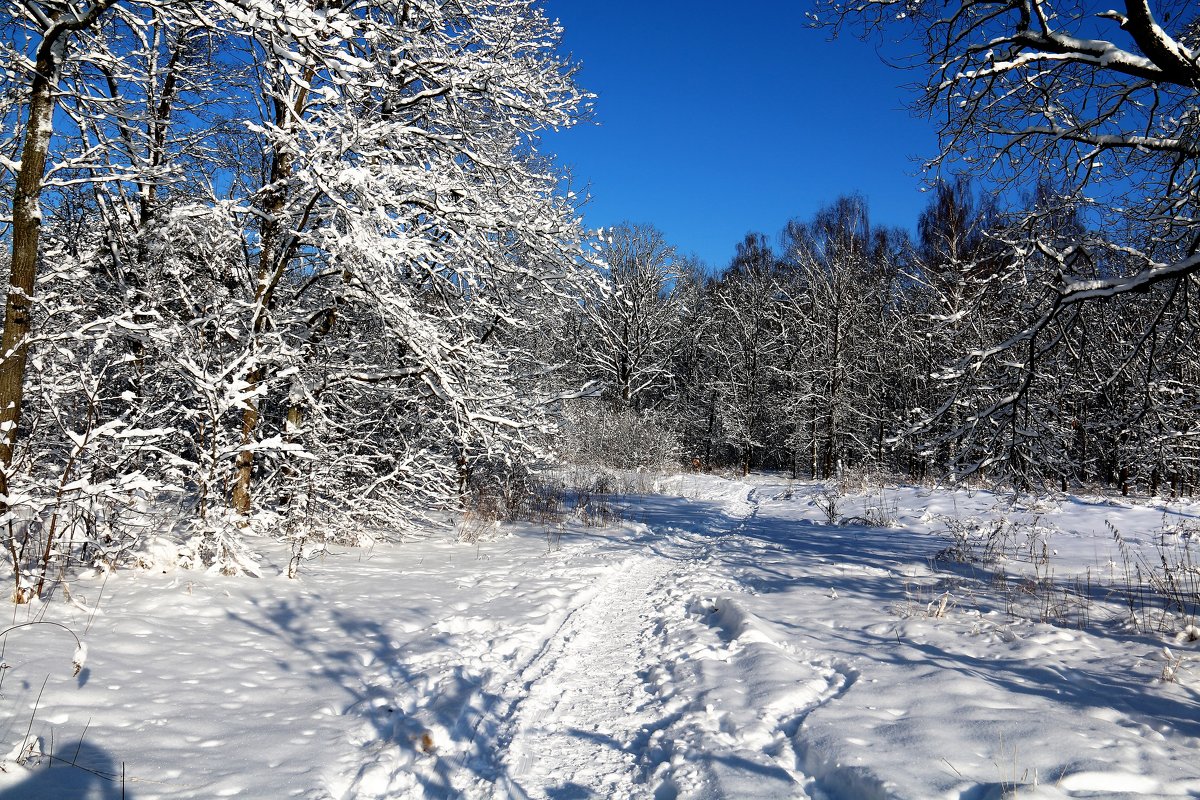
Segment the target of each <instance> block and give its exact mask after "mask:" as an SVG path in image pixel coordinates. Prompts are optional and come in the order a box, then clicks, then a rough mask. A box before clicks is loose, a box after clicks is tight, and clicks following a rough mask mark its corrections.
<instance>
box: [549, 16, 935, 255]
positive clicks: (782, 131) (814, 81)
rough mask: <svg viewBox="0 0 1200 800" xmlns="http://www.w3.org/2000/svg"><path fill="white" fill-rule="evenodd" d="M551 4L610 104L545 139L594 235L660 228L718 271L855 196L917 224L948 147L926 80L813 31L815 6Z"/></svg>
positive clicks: (894, 218)
mask: <svg viewBox="0 0 1200 800" xmlns="http://www.w3.org/2000/svg"><path fill="white" fill-rule="evenodd" d="M544 7H545V9H546V13H547V14H548V15H549V16H551V17H557V18H558V19H560V20H561V21H562V23H563V26H564V28H565V36H564V44H565V49H566V50H567V51H568V52H571V53H573V54H574V56H575V58H576V60H578V61H582V63H583V70H582V73H581V74H580V76H579V82H580V84H581V85H582V86H583V87H584V88H585V89H587V90H589V91H591V92H594V93H595V94H597V95H598V97H597V98H596V101H595V104H596V121H595V123H591V124H585V125H582V126H579V127H576V128H573V129H571V130H568V131H566V132H563V133H560V134H555V135H552V136H549V137H547V138H546V139H545V140H544V142H543V149H545V150H548V151H550V152H555V153H557V154H558V155H559V157H560V158H559V160H560V162H561V163H562V164H564V165H566V166H569V167H571V169H572V171H573V173H574V175H575V180H576V183H577V184H585V183H586V184H589V185H590V191H591V194H592V197H593V199H592V201H591V203H590V204H589V205H588V206H587V207H586V209H585V219H586V222H587V224H588V225H589V226H590V227H593V228H594V227H601V226H609V225H612V224H615V223H617V222H620V221H622V220H629V221H632V222H644V223H651V224H653V225H655V226H657V227H658V228H659V229H660V230H662V231H663V232H664V233H665V234H666V236H667V239H668V241H670V242H671V243H672V244H674V245H676V246H677V247H678V248H679V249H680V250H681V251H682V252H684V253H695V254H696V255H698V256H699V257H700V258H701V259H703V260H704V261H705V262H707V263H708V264H709V266H710V267H712V268H714V269H720V268H722V267H724V266H726V265H727V264H728V262H729V260H730V259H731V258H732V256H733V253H734V247H735V245H736V244H737V243H738V242H739V241H741V239H742V238H743V237H744V236H745V234H746V233H747V232H748V231H751V230H755V231H761V232H764V233H766V234H768V235H769V236H771V237H772V239H773V237H774V236H775V234H776V233H778V232H779V231H780V230H781V229H782V228H783V226H784V224H785V223H786V222H787V220H789V219H791V218H794V217H800V218H807V217H809V216H811V215H812V214H813V212H815V211H816V210H817V209H818V208H820V207H821V206H822V205H824V204H826V203H828V202H830V201H832V200H833V199H835V198H836V197H837V196H838V195H840V194H847V193H850V192H855V191H857V192H860V193H862V194H863V195H865V196H866V197H867V199H868V201H869V203H870V207H871V212H872V218H873V219H874V220H875V221H876V222H877V223H881V224H887V225H898V226H902V227H905V228H909V229H912V228H914V227H915V224H916V219H917V215H918V214H919V212H920V209H921V208H922V207H923V206H924V204H925V198H926V197H927V195H924V194H922V193H921V192H920V191H919V190H920V188H921V186H922V180H921V178H920V175H919V172H920V163H919V160H920V159H921V158H928V157H929V156H931V155H933V154H934V152H935V150H936V147H937V141H936V137H935V135H934V129H933V126H932V125H931V123H929V122H928V121H926V120H922V119H917V118H914V117H913V116H912V114H911V113H910V112H909V111H908V110H906V108H905V104H906V103H908V102H909V101H910V100H911V99H912V97H913V95H912V93H911V92H910V91H909V90H907V89H904V88H901V85H902V84H905V83H910V82H912V81H914V80H917V79H918V78H920V77H921V76H920V75H919V74H918V73H915V72H912V71H906V70H898V69H894V68H891V67H888V66H886V65H885V64H883V63H881V61H880V59H879V56H878V55H877V53H876V49H875V46H874V45H870V44H864V43H863V42H860V41H859V40H857V39H855V38H853V37H851V36H849V35H844V36H843V37H842V38H840V39H838V40H836V41H829V40H828V32H827V31H822V30H812V29H810V28H809V27H808V26H807V20H806V19H805V16H804V12H805V10H806V9H808V8H810V7H811V6H810V5H809V4H808V3H806V2H803V0H791V1H789V0H747V2H744V3H741V4H731V3H727V2H717V1H716V0H691V1H689V2H685V1H684V0H546V2H545V4H544ZM914 159H916V160H914Z"/></svg>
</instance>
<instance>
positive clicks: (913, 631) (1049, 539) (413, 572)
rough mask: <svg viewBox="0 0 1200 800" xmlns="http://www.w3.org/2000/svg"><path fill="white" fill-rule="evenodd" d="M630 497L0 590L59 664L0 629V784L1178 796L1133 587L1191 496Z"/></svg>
mask: <svg viewBox="0 0 1200 800" xmlns="http://www.w3.org/2000/svg"><path fill="white" fill-rule="evenodd" d="M659 488H660V490H661V491H660V493H658V494H650V495H645V496H631V495H627V496H623V497H621V498H618V499H616V500H615V501H614V503H615V504H616V505H619V506H620V507H621V508H622V509H623V511H622V515H623V517H624V521H623V522H620V523H619V524H615V525H613V526H610V527H608V528H604V529H598V528H592V527H585V526H583V525H582V524H572V525H570V526H568V527H567V528H565V530H561V531H560V530H559V529H557V528H554V529H550V530H547V529H545V528H542V527H539V526H537V525H528V524H526V525H516V526H512V527H511V528H506V529H503V530H502V531H500V532H499V533H498V534H497V535H496V536H494V537H490V538H488V539H486V540H484V541H481V542H479V543H477V544H465V543H462V542H459V541H455V540H454V538H453V537H452V536H450V535H448V534H437V535H435V536H432V537H430V538H428V539H426V540H423V541H411V542H407V543H403V544H399V545H383V544H378V545H376V546H374V547H372V548H368V549H363V550H351V549H345V548H343V549H341V550H340V551H338V552H334V553H330V554H328V555H326V556H324V557H323V558H320V559H317V560H313V561H310V562H308V563H306V564H305V565H304V566H303V567H302V569H301V574H300V577H299V579H298V580H291V579H288V578H287V577H285V576H284V575H283V572H284V571H285V569H286V561H287V554H286V553H284V552H281V551H279V550H278V549H276V548H278V545H275V544H271V543H268V542H264V543H262V545H261V546H262V547H263V552H262V555H263V559H264V563H265V564H266V565H267V568H266V569H265V571H264V574H265V575H266V577H263V578H260V579H256V578H230V577H222V576H219V575H209V574H204V573H197V572H190V571H183V570H179V569H175V568H173V567H172V566H171V565H170V564H169V563H164V564H162V565H161V567H160V568H159V569H157V570H155V571H153V572H135V571H121V572H118V573H115V574H112V575H110V576H108V577H107V578H105V577H103V576H96V577H87V578H83V579H80V580H78V581H77V582H75V583H74V585H73V588H72V593H71V594H72V596H71V597H70V598H67V597H64V596H63V595H62V594H61V593H59V594H56V595H55V597H54V598H53V600H52V601H51V602H49V603H48V604H44V605H34V606H31V607H22V608H17V609H16V610H15V613H14V617H13V620H12V621H13V622H15V623H21V622H25V621H28V620H31V619H45V620H52V621H58V622H61V623H63V624H64V625H66V626H68V627H69V628H70V629H71V630H72V631H74V632H75V633H77V634H78V635H79V636H81V637H82V639H83V640H84V642H85V643H86V644H87V647H88V656H87V661H86V665H85V667H84V668H83V669H82V671H81V672H80V673H79V674H78V675H77V676H72V675H71V672H72V667H71V658H72V653H73V651H74V649H75V643H74V641H73V640H72V638H71V636H70V634H69V633H68V632H67V631H64V630H62V629H61V628H58V627H54V626H48V625H39V626H32V627H26V628H21V629H19V630H16V631H14V632H12V633H10V634H9V635H8V636H7V637H6V640H5V644H4V648H5V649H4V654H3V657H4V662H5V666H6V667H7V668H6V669H4V670H3V683H2V684H0V703H2V705H0V708H2V710H3V714H2V718H3V723H2V726H0V735H2V737H3V740H2V743H0V744H2V746H3V750H4V751H10V750H11V752H10V753H9V760H7V761H5V762H4V763H3V765H0V766H2V767H3V772H2V773H0V781H2V782H0V800H12V798H120V797H125V798H135V799H136V800H152V799H153V798H205V799H206V800H207V799H208V798H219V797H252V798H286V797H299V798H328V797H332V798H442V797H447V798H448V797H464V798H479V799H481V800H482V799H483V798H550V800H573V799H578V800H582V799H583V798H655V800H667V799H669V798H774V797H789V798H791V797H798V798H804V797H811V798H827V799H828V800H852V799H854V798H865V799H866V800H871V799H872V798H893V797H894V798H948V799H950V798H952V799H954V800H987V798H1000V797H1007V796H1019V797H1041V798H1066V797H1070V798H1075V797H1195V796H1197V795H1200V713H1198V712H1200V709H1198V700H1200V697H1198V695H1197V692H1196V689H1195V687H1197V686H1200V668H1198V669H1197V670H1196V671H1193V666H1192V661H1191V659H1192V656H1193V654H1194V652H1195V650H1196V647H1197V645H1196V644H1193V643H1189V642H1187V641H1186V639H1187V638H1188V637H1187V635H1186V632H1185V626H1186V624H1187V622H1188V621H1189V620H1187V619H1184V618H1181V617H1180V615H1178V614H1171V615H1168V616H1166V617H1164V616H1163V613H1162V610H1161V606H1162V597H1161V594H1162V593H1161V592H1158V593H1155V592H1151V591H1148V590H1145V589H1144V588H1139V586H1138V574H1139V570H1141V571H1142V573H1143V583H1144V582H1145V580H1146V579H1148V577H1151V576H1153V575H1154V570H1155V569H1156V568H1158V567H1159V566H1161V564H1160V559H1161V553H1172V554H1176V553H1184V552H1185V545H1186V544H1187V541H1188V536H1189V533H1188V531H1189V530H1190V526H1194V525H1195V524H1197V523H1200V519H1197V515H1198V512H1200V505H1192V504H1186V503H1165V502H1162V503H1158V504H1141V505H1132V504H1124V503H1119V502H1116V501H1110V500H1103V499H1097V498H1074V497H1063V498H1058V499H1055V500H1052V501H1042V502H1039V503H1032V504H1030V503H1020V502H1019V503H1016V504H1014V502H1013V499H1012V498H1011V497H1002V496H997V495H992V494H988V493H982V492H980V493H973V494H968V493H965V492H957V493H951V492H948V491H932V492H931V491H929V490H924V489H918V488H913V487H901V488H889V489H884V490H879V489H870V490H864V491H861V492H858V493H853V492H850V493H847V494H846V495H844V496H841V497H836V496H832V495H823V494H822V489H821V487H820V486H817V485H812V484H805V483H797V484H794V485H793V484H791V483H790V482H788V481H786V480H784V479H782V478H775V477H757V476H752V477H751V478H749V479H747V480H745V481H731V480H724V479H721V478H717V477H710V476H698V475H686V476H680V477H677V478H672V479H664V480H662V481H660V486H659ZM831 501H832V502H833V503H834V504H835V505H836V506H837V507H836V508H835V509H832V511H831V512H828V511H827V509H826V507H827V505H828V503H829V502H831ZM831 516H834V517H837V518H839V519H841V518H846V519H845V521H844V522H843V523H842V524H838V525H831V524H829V521H828V520H829V518H830V517H831ZM1106 522H1107V523H1109V524H1111V525H1112V526H1113V527H1115V529H1116V531H1117V533H1116V534H1114V533H1113V531H1112V530H1111V529H1110V528H1109V527H1108V525H1106ZM1164 525H1165V526H1166V533H1164ZM1181 531H1182V532H1181ZM560 533H561V537H560V535H559V534H560ZM956 534H957V535H956ZM1164 537H1165V538H1164ZM1160 550H1161V552H1160ZM939 552H940V553H941V554H942V557H941V558H940V559H936V560H935V558H934V557H935V555H936V554H938V553H939ZM1172 558H1174V556H1172ZM1170 563H1171V566H1173V567H1174V566H1175V562H1173V561H1172V562H1170ZM1147 572H1149V573H1150V575H1149V576H1147V575H1146V574H1145V573H1147ZM1162 574H1163V575H1165V574H1166V573H1165V572H1164V573H1162ZM1170 574H1171V575H1173V576H1175V577H1176V578H1177V579H1178V580H1179V581H1184V580H1186V579H1187V576H1188V575H1191V574H1194V573H1189V572H1188V571H1187V570H1186V569H1183V568H1182V567H1179V568H1173V569H1172V570H1171V573H1170ZM1177 585H1179V584H1177ZM1183 588H1186V587H1182V586H1181V588H1180V591H1182V590H1183ZM1164 648H1168V649H1166V650H1164ZM39 749H40V751H41V753H42V754H43V755H42V756H41V757H38V756H37V755H36V753H35V754H34V755H32V756H29V753H30V751H31V750H32V751H36V750H39ZM25 756H29V757H25ZM18 757H20V760H21V761H23V762H24V766H21V765H19V764H17V763H16V759H17V758H18Z"/></svg>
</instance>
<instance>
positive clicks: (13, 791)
mask: <svg viewBox="0 0 1200 800" xmlns="http://www.w3.org/2000/svg"><path fill="white" fill-rule="evenodd" d="M68 750H69V754H70V757H69V758H68V757H62V756H57V755H56V756H53V757H50V756H43V763H41V764H40V765H38V766H36V767H32V768H27V769H25V773H26V774H25V777H24V778H23V779H20V780H19V782H17V783H14V784H11V785H8V786H4V787H3V788H0V800H68V798H69V800H123V799H124V800H133V798H134V797H135V795H134V794H133V793H132V791H131V790H130V788H129V786H128V785H125V781H124V778H123V777H122V766H121V765H119V764H117V763H116V762H115V761H114V760H113V758H112V756H110V755H109V754H108V753H107V752H106V751H105V750H103V749H101V748H100V747H97V746H96V745H94V744H90V743H88V742H81V743H80V744H79V745H78V746H77V747H71V748H68ZM11 775H12V773H10V776H11Z"/></svg>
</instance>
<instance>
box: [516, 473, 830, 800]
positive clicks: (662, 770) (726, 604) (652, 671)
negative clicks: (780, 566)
mask: <svg viewBox="0 0 1200 800" xmlns="http://www.w3.org/2000/svg"><path fill="white" fill-rule="evenodd" d="M740 488H741V489H742V493H741V494H740V495H739V496H737V497H736V498H727V499H726V501H725V503H724V507H723V508H722V511H723V512H725V513H724V514H722V515H720V516H719V517H718V520H719V521H720V522H719V525H720V527H718V528H714V527H713V524H712V523H711V522H710V524H709V526H708V527H707V528H705V529H703V530H696V529H680V528H675V527H673V526H664V527H663V528H661V529H655V528H653V527H652V528H650V533H651V535H652V537H653V538H654V539H655V540H656V545H657V547H656V548H649V547H648V548H645V549H644V550H643V552H641V553H639V554H638V555H636V556H634V557H633V558H631V559H629V560H626V561H624V562H621V563H619V564H615V565H613V566H612V568H611V572H610V574H609V575H608V576H607V578H606V579H605V580H604V581H603V582H602V583H601V584H600V586H599V588H598V590H597V591H596V592H594V593H591V594H589V596H588V598H587V600H586V601H585V602H583V603H582V604H581V605H579V606H577V607H576V608H574V609H573V610H572V612H571V613H570V614H569V615H568V616H567V618H566V620H565V621H564V623H563V625H562V626H561V627H560V628H559V629H558V630H557V631H556V632H555V634H554V636H553V638H552V639H551V640H550V641H548V642H547V644H546V646H545V647H544V648H543V650H542V651H541V652H540V654H539V655H538V657H537V658H535V659H534V660H533V661H531V662H530V663H529V664H528V665H527V666H526V668H525V669H524V670H523V671H522V673H521V675H520V676H519V678H518V679H517V680H516V681H515V683H516V689H515V691H516V692H517V699H516V700H515V701H514V702H513V703H512V704H511V706H510V714H509V718H508V719H507V720H506V721H505V723H504V724H502V725H501V726H500V733H499V735H498V736H497V737H496V738H495V747H496V748H497V751H498V753H499V754H500V756H499V760H500V762H501V769H500V770H499V771H498V777H497V781H496V784H495V787H494V791H493V793H492V795H493V797H494V798H506V797H516V798H529V799H530V800H540V799H541V798H560V797H578V798H585V797H596V798H599V797H630V798H635V797H646V798H651V797H652V798H657V800H669V798H676V797H689V798H692V797H695V798H702V797H714V798H715V797H740V796H755V797H800V798H803V797H808V796H809V795H808V794H807V792H806V789H805V787H811V786H812V785H813V784H812V781H811V780H810V779H809V778H808V777H807V776H806V775H805V774H803V772H802V771H801V769H800V768H799V765H800V762H801V759H802V756H803V754H802V753H800V752H798V751H797V750H796V749H795V747H794V738H795V734H796V731H797V729H798V728H799V726H800V723H801V721H802V719H803V717H804V716H805V715H806V714H807V713H809V712H810V711H811V710H812V709H813V708H814V707H816V706H817V705H819V704H821V703H824V702H827V701H829V700H830V699H832V698H834V697H836V696H837V695H838V694H839V693H840V692H841V691H843V690H844V688H845V687H846V686H847V685H848V680H847V677H846V675H845V674H843V673H841V672H839V671H838V670H837V669H834V668H833V667H831V666H830V665H828V664H825V663H821V662H820V661H819V660H809V659H806V658H805V657H804V656H803V655H801V654H797V653H795V652H794V651H792V650H790V649H788V648H787V647H785V646H784V645H782V644H781V642H782V640H783V637H782V636H779V635H775V634H774V632H771V631H768V630H767V629H766V628H764V627H763V626H762V625H761V624H756V623H755V622H754V621H753V620H752V619H751V618H750V617H749V616H748V615H746V614H745V613H744V612H743V611H741V610H740V607H739V606H737V604H736V603H735V602H734V601H732V600H721V601H719V602H718V601H714V600H713V599H712V597H713V594H712V593H713V592H717V591H719V592H722V593H723V594H724V595H733V596H736V595H737V594H738V593H739V591H740V590H741V589H742V587H740V586H739V585H738V583H737V582H736V581H732V580H730V579H729V578H727V577H723V576H722V575H720V574H718V572H717V571H716V570H714V569H713V565H714V555H715V554H716V553H719V552H720V551H721V550H722V549H723V548H725V547H728V546H729V545H730V543H731V542H732V541H734V540H736V538H737V537H738V536H740V535H741V534H742V533H743V532H744V531H745V530H746V529H747V526H749V525H750V524H751V523H752V522H753V520H754V517H755V515H756V513H757V510H758V503H757V499H756V496H755V492H754V491H753V490H747V488H746V487H744V486H742V487H740ZM731 512H732V514H731ZM739 512H740V513H739ZM731 517H732V518H731ZM510 691H512V689H511V688H510Z"/></svg>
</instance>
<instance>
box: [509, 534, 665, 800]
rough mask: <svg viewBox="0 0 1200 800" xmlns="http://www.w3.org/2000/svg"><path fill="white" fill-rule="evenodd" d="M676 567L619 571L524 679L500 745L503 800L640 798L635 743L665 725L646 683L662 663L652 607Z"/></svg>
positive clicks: (642, 563) (649, 562)
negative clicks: (655, 726)
mask: <svg viewBox="0 0 1200 800" xmlns="http://www.w3.org/2000/svg"><path fill="white" fill-rule="evenodd" d="M673 566H674V565H672V564H671V563H670V562H669V561H667V560H666V559H665V558H662V557H645V556H637V557H635V558H633V559H631V560H630V561H626V562H623V563H622V564H620V565H618V566H617V567H616V568H615V569H614V571H613V573H612V574H611V575H610V576H609V577H608V579H607V580H606V581H605V582H604V585H603V588H602V590H601V591H600V592H599V593H598V594H597V595H596V596H594V597H593V598H592V599H591V600H590V601H589V602H588V603H587V604H586V605H585V606H583V607H582V608H580V609H578V610H577V611H576V612H575V613H574V614H572V615H571V617H570V619H569V621H568V624H567V625H564V627H563V629H561V630H560V633H559V636H560V638H559V639H558V641H556V642H552V643H551V646H550V647H549V648H548V650H547V651H546V652H545V653H544V655H543V657H542V658H540V659H539V660H538V661H537V662H535V663H534V664H531V665H530V667H529V669H528V670H527V671H526V673H525V674H524V675H522V676H521V682H522V684H523V685H524V686H526V687H527V691H528V694H527V695H526V696H525V697H524V699H522V700H521V701H520V702H519V703H518V705H517V707H516V709H515V715H514V717H513V719H512V720H511V721H510V723H509V730H508V731H506V732H505V736H504V738H503V739H502V740H501V742H500V745H501V749H502V751H503V753H504V756H503V761H504V763H505V764H506V765H507V767H508V768H507V771H506V773H505V779H504V780H503V781H502V782H501V784H500V785H498V786H497V796H498V797H510V796H511V797H529V798H544V797H551V796H563V795H562V794H561V793H562V792H567V793H570V792H572V791H573V792H576V793H577V796H591V795H588V794H579V793H586V792H590V793H593V794H595V796H599V797H632V796H633V795H634V794H635V792H636V788H635V787H636V786H637V784H639V783H641V782H642V781H643V780H644V774H643V773H644V768H645V766H646V765H645V764H644V763H639V761H641V760H642V756H643V755H644V753H641V752H639V747H638V740H639V739H640V738H641V737H642V735H643V733H644V731H645V730H646V729H647V728H648V727H650V726H652V725H653V723H654V722H655V721H657V719H658V718H659V717H660V716H661V709H660V708H659V706H658V703H657V701H656V699H655V698H654V696H653V695H652V694H650V693H649V691H648V688H649V687H648V686H647V685H646V683H645V681H644V676H645V675H646V668H647V665H648V664H651V663H653V662H655V661H657V657H656V654H654V653H653V652H650V651H651V650H652V648H653V644H654V643H653V641H652V639H651V635H652V632H653V628H654V627H655V616H656V610H655V608H654V600H655V598H656V597H658V596H659V594H660V592H661V584H662V582H663V579H664V578H665V577H666V576H667V575H668V574H669V572H670V571H671V569H672V567H673ZM554 791H557V792H559V794H556V795H552V794H551V792H554ZM568 796H569V794H568Z"/></svg>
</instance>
